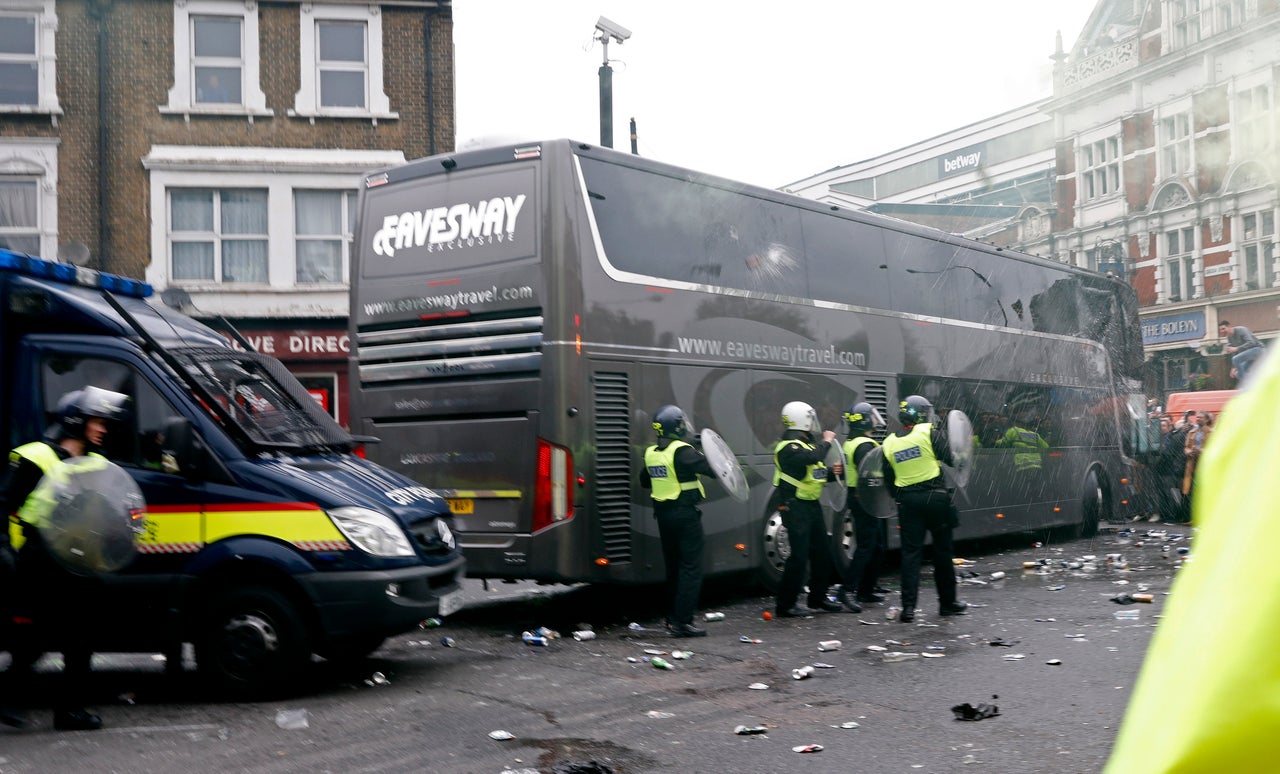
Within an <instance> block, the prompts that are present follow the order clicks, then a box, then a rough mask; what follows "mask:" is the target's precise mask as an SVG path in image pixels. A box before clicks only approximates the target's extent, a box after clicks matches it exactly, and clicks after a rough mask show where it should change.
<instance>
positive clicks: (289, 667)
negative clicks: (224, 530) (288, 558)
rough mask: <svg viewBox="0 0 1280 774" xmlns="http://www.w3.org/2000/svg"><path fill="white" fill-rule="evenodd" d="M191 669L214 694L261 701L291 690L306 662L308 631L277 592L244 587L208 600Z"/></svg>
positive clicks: (309, 650) (307, 661) (290, 606)
mask: <svg viewBox="0 0 1280 774" xmlns="http://www.w3.org/2000/svg"><path fill="white" fill-rule="evenodd" d="M209 611H210V615H209V617H208V619H206V622H205V624H204V627H203V629H202V632H201V634H200V636H199V638H198V639H197V640H196V664H197V666H198V667H199V669H200V672H201V673H202V674H203V676H204V677H205V678H206V679H207V680H208V681H209V683H210V685H212V686H213V687H214V688H215V689H216V690H218V691H219V692H221V693H224V694H227V695H230V696H233V697H237V698H260V697H263V696H266V695H272V694H276V693H278V692H280V691H282V690H284V689H286V688H288V687H290V686H292V685H293V684H294V683H295V681H296V680H297V678H298V677H299V675H300V674H301V673H302V670H303V667H305V666H306V665H307V664H308V663H309V662H310V660H311V649H310V646H309V645H308V642H307V628H306V625H305V624H304V623H303V621H302V619H301V618H299V617H298V614H297V613H295V612H294V605H293V604H292V603H291V602H290V601H289V599H288V598H287V597H285V595H283V594H281V593H280V592H278V591H276V590H274V589H270V588H265V587H260V586H243V587H239V588H232V589H230V590H229V591H226V592H223V593H222V594H221V595H220V596H218V597H216V598H214V599H213V600H212V604H211V605H210V607H209Z"/></svg>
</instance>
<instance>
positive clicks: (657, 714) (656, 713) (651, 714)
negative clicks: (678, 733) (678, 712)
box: [644, 710, 675, 720]
mask: <svg viewBox="0 0 1280 774" xmlns="http://www.w3.org/2000/svg"><path fill="white" fill-rule="evenodd" d="M644 716H645V717H646V718H654V719H655V720H660V719H662V718H674V717H675V713H673V712H663V711H662V710H649V711H648V712H646V713H644Z"/></svg>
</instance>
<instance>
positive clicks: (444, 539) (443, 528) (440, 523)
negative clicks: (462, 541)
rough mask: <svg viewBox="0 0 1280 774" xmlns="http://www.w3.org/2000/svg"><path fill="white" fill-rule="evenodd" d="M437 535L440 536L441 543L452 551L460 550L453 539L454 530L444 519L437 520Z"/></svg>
mask: <svg viewBox="0 0 1280 774" xmlns="http://www.w3.org/2000/svg"><path fill="white" fill-rule="evenodd" d="M436 534H437V535H439V536H440V542H441V543H444V544H445V545H446V546H448V547H449V550H450V551H454V550H456V549H457V548H458V543H457V541H455V540H454V539H453V530H451V529H449V525H448V524H445V523H444V519H436Z"/></svg>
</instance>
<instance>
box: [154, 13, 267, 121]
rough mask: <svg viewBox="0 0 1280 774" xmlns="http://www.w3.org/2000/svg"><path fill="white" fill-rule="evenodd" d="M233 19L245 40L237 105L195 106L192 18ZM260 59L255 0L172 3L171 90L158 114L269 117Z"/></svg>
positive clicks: (241, 53) (196, 104)
mask: <svg viewBox="0 0 1280 774" xmlns="http://www.w3.org/2000/svg"><path fill="white" fill-rule="evenodd" d="M193 16H236V17H239V18H240V19H241V31H242V34H243V36H244V40H243V48H242V50H241V52H240V55H241V56H242V57H244V63H243V68H244V70H243V73H242V77H243V79H244V80H243V86H242V88H241V92H240V98H241V100H242V102H241V104H239V105H227V104H198V103H197V102H196V101H195V93H194V89H195V46H194V45H193V41H192V35H193V34H194V33H193V31H192V27H191V17H193ZM260 68H261V55H260V54H259V43H258V3H257V0H175V2H174V4H173V87H172V88H170V89H169V102H168V104H166V105H161V106H160V112H161V113H180V114H183V115H193V114H217V115H228V114H230V115H246V116H249V117H250V118H252V117H253V116H269V115H273V112H274V111H272V110H270V109H268V108H267V95H266V94H265V93H264V92H263V91H262V84H261V76H260Z"/></svg>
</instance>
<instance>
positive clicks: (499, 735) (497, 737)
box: [489, 730, 516, 742]
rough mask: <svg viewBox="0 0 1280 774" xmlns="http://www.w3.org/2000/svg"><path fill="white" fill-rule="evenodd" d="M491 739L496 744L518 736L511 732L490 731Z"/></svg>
mask: <svg viewBox="0 0 1280 774" xmlns="http://www.w3.org/2000/svg"><path fill="white" fill-rule="evenodd" d="M489 738H490V739H492V740H494V741H495V742H505V741H508V740H510V739H515V738H516V735H515V734H513V733H511V732H510V731H501V730H499V731H490V732H489Z"/></svg>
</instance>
